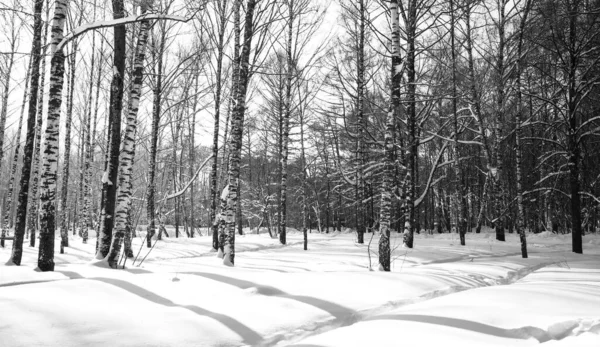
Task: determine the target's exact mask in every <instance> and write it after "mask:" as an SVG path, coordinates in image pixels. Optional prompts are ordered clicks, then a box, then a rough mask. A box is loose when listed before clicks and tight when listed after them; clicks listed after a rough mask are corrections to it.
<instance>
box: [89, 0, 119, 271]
mask: <svg viewBox="0 0 600 347" xmlns="http://www.w3.org/2000/svg"><path fill="white" fill-rule="evenodd" d="M112 6H113V17H114V18H115V19H118V18H123V17H124V16H125V9H124V5H123V0H112ZM125 42H126V31H125V25H117V26H115V27H114V58H113V75H112V82H111V88H110V109H109V115H108V119H109V122H110V124H111V132H110V143H109V145H108V163H107V164H108V165H107V167H106V171H105V172H104V177H103V179H102V192H103V194H102V195H103V198H104V204H103V210H102V219H101V222H100V235H98V240H99V242H98V250H97V253H96V259H104V258H105V257H106V256H107V255H108V252H109V248H110V245H111V239H112V232H113V226H114V221H115V218H114V215H115V205H116V199H117V184H116V183H117V176H118V173H119V149H120V146H121V111H122V109H123V77H124V75H125V59H126V54H125Z"/></svg>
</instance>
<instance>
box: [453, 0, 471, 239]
mask: <svg viewBox="0 0 600 347" xmlns="http://www.w3.org/2000/svg"><path fill="white" fill-rule="evenodd" d="M455 22H456V18H455V7H454V1H453V0H450V40H451V43H450V45H451V47H450V49H451V56H452V113H453V115H454V119H453V121H454V124H453V125H454V168H455V172H456V188H455V189H456V203H457V204H458V206H457V209H456V211H457V215H458V223H457V224H458V225H457V229H458V233H459V235H460V244H461V245H462V246H465V244H466V241H465V234H466V232H467V198H466V196H465V187H464V182H463V177H464V173H463V169H462V163H461V154H462V153H461V145H460V142H459V136H460V129H459V126H458V94H457V90H456V89H457V88H456V84H457V78H456V72H457V71H456V70H457V65H456V31H455Z"/></svg>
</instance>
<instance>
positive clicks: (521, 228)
mask: <svg viewBox="0 0 600 347" xmlns="http://www.w3.org/2000/svg"><path fill="white" fill-rule="evenodd" d="M532 2H533V0H526V2H525V5H524V9H523V15H522V17H521V21H520V23H519V34H518V35H519V36H518V42H517V64H516V69H517V71H516V75H517V81H516V88H515V89H516V92H517V114H516V115H515V142H516V143H515V147H516V160H517V167H516V170H517V223H516V227H517V233H518V234H519V239H520V240H521V256H522V257H523V258H527V235H526V233H525V212H524V211H525V208H524V207H523V173H522V171H523V169H522V162H523V160H522V158H523V154H522V151H523V150H522V148H521V139H522V136H523V135H522V128H521V127H522V120H521V117H522V116H523V93H522V91H521V88H522V80H521V74H522V69H523V65H522V64H523V58H524V53H523V38H524V35H525V27H526V25H527V18H528V15H529V11H530V9H531V5H532Z"/></svg>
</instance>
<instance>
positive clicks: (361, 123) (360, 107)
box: [356, 0, 366, 243]
mask: <svg viewBox="0 0 600 347" xmlns="http://www.w3.org/2000/svg"><path fill="white" fill-rule="evenodd" d="M359 11H360V20H359V23H358V25H359V32H358V52H357V66H356V74H357V75H356V112H357V120H356V123H357V130H358V131H357V136H358V139H357V145H356V150H357V153H356V156H357V163H356V198H357V199H356V200H357V201H356V203H357V214H356V232H357V234H358V240H357V241H358V243H364V242H365V241H364V234H365V207H364V199H365V183H364V182H365V178H364V165H365V158H364V156H365V144H364V140H365V139H364V138H365V120H364V89H365V86H364V80H365V21H366V19H365V1H364V0H359Z"/></svg>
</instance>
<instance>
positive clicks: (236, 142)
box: [223, 0, 256, 266]
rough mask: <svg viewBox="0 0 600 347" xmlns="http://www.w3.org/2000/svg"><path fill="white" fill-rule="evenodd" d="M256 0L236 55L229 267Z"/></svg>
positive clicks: (227, 213) (250, 1)
mask: <svg viewBox="0 0 600 347" xmlns="http://www.w3.org/2000/svg"><path fill="white" fill-rule="evenodd" d="M255 7H256V0H248V3H247V6H246V18H245V24H244V25H245V28H244V44H243V46H242V52H241V55H240V65H239V81H238V82H239V83H238V88H237V93H236V94H237V95H236V102H235V109H234V113H233V116H232V122H231V142H230V148H231V153H230V157H229V172H228V180H229V191H228V195H227V201H226V205H225V210H224V211H223V214H224V218H225V223H226V228H227V233H226V234H225V243H224V247H223V249H224V250H223V252H224V257H223V263H224V264H225V265H229V266H233V264H234V258H235V210H236V204H237V199H239V189H238V187H239V177H240V159H241V150H242V140H243V139H242V135H243V130H244V128H243V127H244V113H245V111H246V89H247V86H248V79H249V77H248V76H249V66H250V64H249V60H250V47H251V44H252V36H253V33H254V23H253V17H254V8H255Z"/></svg>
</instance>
